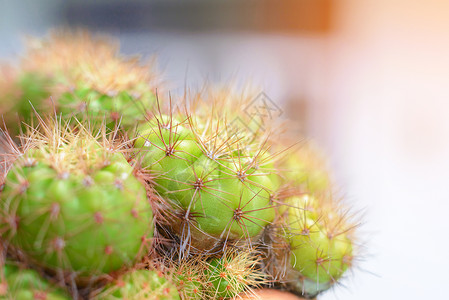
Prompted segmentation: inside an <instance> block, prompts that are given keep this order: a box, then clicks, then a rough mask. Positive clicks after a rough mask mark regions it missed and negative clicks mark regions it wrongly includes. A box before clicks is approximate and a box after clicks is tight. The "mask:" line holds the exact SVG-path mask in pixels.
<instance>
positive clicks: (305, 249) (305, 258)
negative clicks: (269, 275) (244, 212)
mask: <svg viewBox="0 0 449 300" xmlns="http://www.w3.org/2000/svg"><path fill="white" fill-rule="evenodd" d="M287 203H288V204H289V207H288V208H287V209H286V210H285V212H284V218H285V219H284V220H283V222H284V225H283V229H282V233H280V234H282V236H283V238H281V239H278V243H277V245H274V247H276V248H277V249H280V253H281V254H280V255H278V262H277V265H278V268H279V269H278V270H277V277H278V278H279V279H280V280H281V281H284V282H285V283H286V285H287V286H288V289H289V290H291V291H293V292H295V293H297V294H300V295H302V296H306V297H315V296H316V295H317V294H318V293H320V292H322V291H324V290H327V289H329V288H330V287H331V286H332V285H333V284H334V283H336V282H337V280H339V279H340V278H341V276H342V275H343V274H344V272H345V271H346V270H347V269H348V268H349V267H350V266H351V264H352V260H353V256H354V253H353V242H352V240H353V231H354V228H355V225H354V224H353V223H352V222H351V221H350V220H349V218H348V215H347V214H344V213H341V212H339V209H338V206H337V205H336V203H335V202H334V201H333V200H331V199H320V198H318V199H317V198H315V197H313V196H310V195H307V194H303V195H298V196H293V197H290V198H289V199H288V200H287ZM281 259H282V262H281ZM280 273H282V275H279V274H280Z"/></svg>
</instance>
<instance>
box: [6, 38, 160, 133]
mask: <svg viewBox="0 0 449 300" xmlns="http://www.w3.org/2000/svg"><path fill="white" fill-rule="evenodd" d="M156 80H157V76H156V75H155V72H154V71H153V70H152V67H150V66H142V65H140V63H139V60H138V58H136V57H133V58H125V57H121V56H119V54H118V47H117V45H116V43H114V42H111V41H110V40H109V39H107V38H104V37H94V36H91V35H90V34H89V33H87V32H85V31H56V32H53V33H52V34H51V35H50V36H49V37H48V38H44V39H30V40H29V42H28V44H27V49H26V53H25V55H24V56H23V58H22V62H21V65H20V68H19V69H18V70H17V71H16V75H15V79H14V80H12V81H11V80H9V81H8V82H9V85H10V86H13V87H14V90H16V91H18V93H16V95H15V96H14V95H11V94H10V93H5V94H3V93H2V95H0V98H1V99H3V98H5V99H7V100H8V101H7V102H8V103H15V104H14V106H13V107H12V109H13V110H12V112H15V113H18V115H19V116H20V117H21V118H25V121H28V120H29V118H30V117H31V116H32V115H33V114H32V106H31V105H30V102H31V104H32V105H33V106H34V108H36V109H37V110H38V111H39V113H40V114H43V113H44V112H49V113H52V112H53V111H54V110H56V111H58V112H61V113H62V114H63V115H64V116H69V117H71V116H77V117H78V118H79V119H83V118H86V116H88V117H89V118H90V119H97V120H103V119H105V120H106V123H107V124H109V125H110V126H111V127H114V126H116V125H117V124H120V125H123V126H125V127H131V126H132V125H133V124H134V122H135V120H136V119H139V118H140V119H141V120H143V119H144V116H145V112H146V111H147V110H148V109H151V107H152V106H153V105H154V104H155V102H156V96H155V94H156V88H155V83H156ZM5 82H6V81H5ZM4 85H7V84H6V83H5V84H4ZM12 96H13V97H12ZM50 97H51V98H50ZM5 103H6V101H5ZM6 109H7V107H4V108H3V109H0V112H2V113H6V112H7V110H6ZM10 112H11V111H10ZM8 126H9V127H11V128H13V129H14V128H15V127H17V124H14V123H12V124H8Z"/></svg>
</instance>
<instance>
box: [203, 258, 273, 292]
mask: <svg viewBox="0 0 449 300" xmlns="http://www.w3.org/2000/svg"><path fill="white" fill-rule="evenodd" d="M256 255H257V253H255V252H252V251H250V250H248V249H247V250H244V251H235V250H232V249H231V250H229V251H227V252H225V253H224V254H223V255H222V256H221V257H220V258H212V259H210V260H209V261H208V262H207V266H206V267H207V270H206V272H205V274H206V282H207V283H208V284H207V285H206V286H207V289H206V290H207V293H208V295H209V297H210V299H217V298H219V299H228V298H229V299H230V298H234V297H237V296H238V295H243V294H248V295H249V294H252V289H253V288H257V287H259V286H262V285H263V284H266V283H267V282H268V279H267V277H268V276H267V275H265V274H263V273H262V272H261V271H260V270H258V264H259V258H257V256H256Z"/></svg>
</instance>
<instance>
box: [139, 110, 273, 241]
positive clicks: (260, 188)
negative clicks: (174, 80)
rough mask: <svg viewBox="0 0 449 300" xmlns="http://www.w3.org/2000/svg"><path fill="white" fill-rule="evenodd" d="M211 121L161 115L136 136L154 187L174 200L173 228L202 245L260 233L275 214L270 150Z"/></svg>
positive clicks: (239, 239) (249, 236) (242, 238)
mask: <svg viewBox="0 0 449 300" xmlns="http://www.w3.org/2000/svg"><path fill="white" fill-rule="evenodd" d="M210 121H213V120H201V119H196V120H194V119H193V117H192V118H190V119H188V118H187V117H186V116H185V115H183V114H181V113H179V114H178V115H170V116H166V115H161V116H160V117H155V118H154V119H153V120H150V121H149V122H148V123H147V124H144V125H142V126H141V127H139V134H138V138H137V139H136V141H135V148H136V149H137V152H138V155H140V158H141V160H142V162H141V164H142V165H143V166H145V168H146V170H147V171H148V172H150V174H151V176H152V178H151V184H152V186H153V188H154V190H155V191H156V192H157V194H158V195H159V196H161V197H162V198H164V199H166V200H168V202H170V203H171V204H172V208H173V210H174V212H173V215H174V216H175V218H174V220H173V222H172V224H171V227H172V229H173V230H174V231H175V232H176V233H178V235H179V236H180V237H181V240H182V241H183V242H182V243H181V244H182V245H189V246H192V247H193V248H196V249H200V250H212V249H214V248H216V247H223V244H227V243H229V242H239V241H242V240H244V241H245V242H251V241H252V240H254V239H256V238H257V237H258V236H259V234H260V233H261V231H262V229H263V228H264V227H265V225H266V224H268V223H270V222H271V221H272V220H273V218H274V209H273V207H272V204H271V203H270V200H271V198H270V197H271V195H272V193H274V191H275V190H276V189H277V184H278V182H277V178H276V175H275V174H274V171H273V170H274V169H273V166H272V164H271V161H270V157H269V155H267V150H265V149H259V150H258V151H253V150H252V149H249V148H243V147H241V145H240V144H239V142H240V140H238V139H236V137H235V136H233V135H232V134H229V133H228V132H227V131H226V127H224V126H222V127H221V128H220V127H219V126H220V125H219V124H218V123H216V122H215V124H212V123H211V122H210ZM211 128H213V130H214V131H213V132H210V130H211Z"/></svg>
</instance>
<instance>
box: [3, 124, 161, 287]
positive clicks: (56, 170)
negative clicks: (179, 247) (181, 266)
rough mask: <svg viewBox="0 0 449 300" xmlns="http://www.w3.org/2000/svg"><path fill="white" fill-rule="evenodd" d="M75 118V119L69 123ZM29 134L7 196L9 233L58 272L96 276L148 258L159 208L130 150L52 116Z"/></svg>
mask: <svg viewBox="0 0 449 300" xmlns="http://www.w3.org/2000/svg"><path fill="white" fill-rule="evenodd" d="M68 122H69V121H68ZM41 127H42V129H43V132H42V133H41V132H38V131H37V130H34V131H32V132H30V133H29V134H27V135H24V136H22V144H23V145H24V146H23V147H22V148H23V149H18V148H15V150H16V151H15V152H16V153H14V151H10V153H8V154H3V156H4V159H10V160H11V161H12V166H11V167H10V168H9V170H8V172H7V175H6V177H5V179H4V188H3V191H2V192H1V195H0V212H1V219H2V227H3V228H2V232H4V234H3V238H4V239H7V240H8V241H9V243H10V244H11V245H12V246H13V247H14V248H16V249H17V250H19V251H20V252H23V253H25V255H26V257H27V259H29V260H31V261H32V262H33V263H34V264H38V265H41V266H42V267H45V268H47V269H50V270H52V271H53V272H56V273H58V274H64V273H67V272H68V273H72V274H75V275H76V276H77V278H87V279H92V278H95V276H99V275H102V274H104V273H107V272H111V271H115V270H118V269H121V268H123V267H125V266H128V267H129V266H131V265H132V264H133V263H134V262H135V261H136V260H139V259H140V258H141V257H143V256H144V255H146V253H147V247H148V244H149V241H150V238H151V236H152V229H151V227H152V226H151V221H152V211H151V207H150V205H149V203H148V200H147V197H146V192H145V188H144V186H143V184H142V183H141V182H140V181H139V180H138V179H137V178H136V177H135V176H134V169H133V167H132V166H130V165H129V164H128V162H127V159H126V158H125V156H124V155H123V150H121V149H120V147H119V146H116V145H115V144H114V143H113V142H111V141H110V140H109V139H108V137H107V136H106V135H105V134H99V135H98V136H93V135H92V134H91V133H90V132H89V131H88V130H87V129H86V128H85V127H83V126H82V125H79V126H78V127H76V128H73V129H69V128H71V127H70V126H69V125H68V123H67V124H66V123H62V122H61V121H60V120H51V121H48V122H47V123H45V122H43V121H42V123H41Z"/></svg>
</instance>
